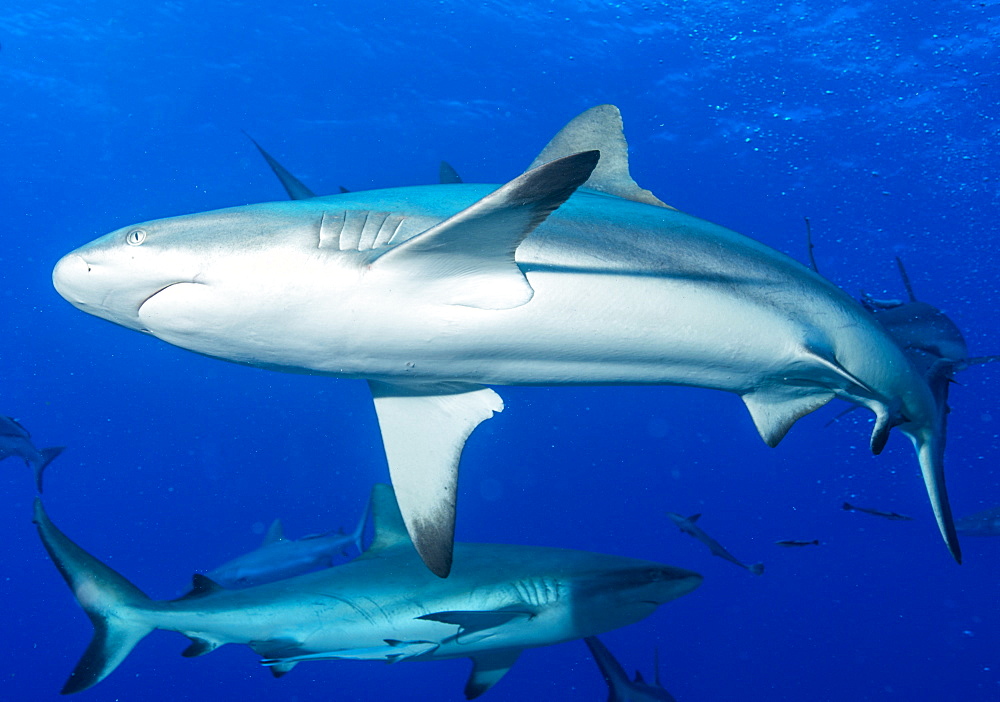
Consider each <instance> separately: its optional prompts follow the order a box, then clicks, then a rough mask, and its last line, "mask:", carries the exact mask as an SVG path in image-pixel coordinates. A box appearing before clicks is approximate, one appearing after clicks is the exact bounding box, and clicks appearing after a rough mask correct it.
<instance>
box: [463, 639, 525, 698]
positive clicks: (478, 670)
mask: <svg viewBox="0 0 1000 702" xmlns="http://www.w3.org/2000/svg"><path fill="white" fill-rule="evenodd" d="M520 655H521V649H519V648H508V649H504V650H500V651H492V652H490V653H481V654H479V655H477V656H473V657H472V673H471V674H470V675H469V680H468V682H466V683H465V699H467V700H474V699H476V698H477V697H479V696H480V695H481V694H483V693H484V692H486V691H487V690H489V689H490V688H491V687H493V686H494V685H496V684H497V683H498V682H499V681H500V678H502V677H503V676H504V675H506V674H507V671H508V670H510V669H511V667H512V666H513V665H514V664H515V663H517V657H518V656H520Z"/></svg>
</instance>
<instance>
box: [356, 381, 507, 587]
mask: <svg viewBox="0 0 1000 702" xmlns="http://www.w3.org/2000/svg"><path fill="white" fill-rule="evenodd" d="M368 385H369V387H370V388H371V391H372V397H374V399H375V412H376V414H377V415H378V423H379V427H380V429H381V430H382V444H383V446H384V447H385V455H386V459H387V460H388V462H389V474H390V475H391V476H392V484H393V488H394V490H395V493H396V501H397V503H398V504H399V510H400V512H401V513H402V515H403V521H404V522H405V523H406V530H407V531H408V532H409V534H410V538H411V539H412V540H413V545H414V547H416V549H417V553H419V554H420V557H421V558H422V559H423V560H424V563H426V564H427V567H428V568H430V569H431V571H432V572H433V573H434V574H435V575H438V576H440V577H442V578H444V577H447V576H448V573H449V572H450V571H451V556H452V548H453V545H454V540H455V501H456V492H457V490H458V462H459V459H460V458H461V456H462V449H463V448H464V447H465V441H466V439H468V438H469V434H471V433H472V430H473V429H475V428H476V427H477V426H478V425H479V423H480V422H482V421H483V420H485V419H489V418H490V417H492V416H493V413H494V412H500V411H501V410H503V400H501V399H500V396H499V395H497V394H496V393H495V392H493V391H492V390H490V389H489V388H484V387H481V386H477V385H469V384H463V383H437V384H434V385H427V386H414V387H405V386H400V385H390V384H388V383H381V382H377V381H369V382H368ZM375 541H376V544H378V543H379V535H378V534H377V533H376V537H375Z"/></svg>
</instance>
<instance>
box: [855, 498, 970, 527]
mask: <svg viewBox="0 0 1000 702" xmlns="http://www.w3.org/2000/svg"><path fill="white" fill-rule="evenodd" d="M840 508H841V509H842V510H844V511H845V512H864V513H865V514H870V515H872V516H873V517H882V518H884V519H888V520H890V521H894V522H912V521H913V517H907V516H906V515H905V514H900V513H899V512H885V511H883V510H880V509H874V508H872V507H858V506H857V505H852V504H851V503H850V502H845V503H844V504H843V505H841V507H840ZM955 528H956V529H957V528H958V526H957V523H956V527H955Z"/></svg>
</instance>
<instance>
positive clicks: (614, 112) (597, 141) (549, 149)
mask: <svg viewBox="0 0 1000 702" xmlns="http://www.w3.org/2000/svg"><path fill="white" fill-rule="evenodd" d="M588 149H597V150H598V151H600V152H601V162H600V164H598V166H597V168H595V169H594V172H593V173H592V174H591V176H590V178H589V179H588V180H587V182H586V183H584V187H585V188H590V189H591V190H597V191H600V192H602V193H607V194H608V195H616V196H618V197H621V198H624V199H626V200H633V201H635V202H644V203H646V204H647V205H656V206H657V207H666V208H668V209H671V210H672V209H674V208H673V207H670V205H667V204H666V203H664V202H663V201H662V200H660V199H659V198H658V197H656V196H655V195H653V193H651V192H649V191H648V190H644V189H643V188H640V187H639V186H638V185H637V184H636V182H635V181H634V180H632V176H631V175H630V174H629V169H628V143H627V142H626V141H625V131H624V127H623V124H622V113H621V112H619V110H618V108H617V107H615V106H614V105H598V106H597V107H591V108H590V109H589V110H587V111H586V112H584V113H582V114H580V115H577V116H576V117H575V118H573V120H572V121H570V123H569V124H567V125H566V126H565V127H563V128H562V129H561V130H560V131H559V133H558V134H556V135H555V136H554V137H553V138H552V141H550V142H549V143H548V145H547V146H546V147H545V148H544V149H542V153H540V154H538V157H537V158H536V159H535V160H534V161H533V162H532V163H531V166H529V170H530V169H531V168H537V167H538V166H541V165H542V164H544V163H548V162H549V161H554V160H555V159H557V158H561V157H563V156H566V155H568V154H575V153H578V152H580V151H586V150H588Z"/></svg>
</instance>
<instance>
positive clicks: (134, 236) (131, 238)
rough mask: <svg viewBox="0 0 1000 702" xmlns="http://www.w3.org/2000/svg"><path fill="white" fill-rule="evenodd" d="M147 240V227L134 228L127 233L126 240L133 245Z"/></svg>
mask: <svg viewBox="0 0 1000 702" xmlns="http://www.w3.org/2000/svg"><path fill="white" fill-rule="evenodd" d="M145 240H146V230H145V229H133V230H132V231H130V232H129V233H128V234H126V235H125V241H127V242H128V243H129V245H131V246H138V245H139V244H141V243H142V242H144V241H145Z"/></svg>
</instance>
